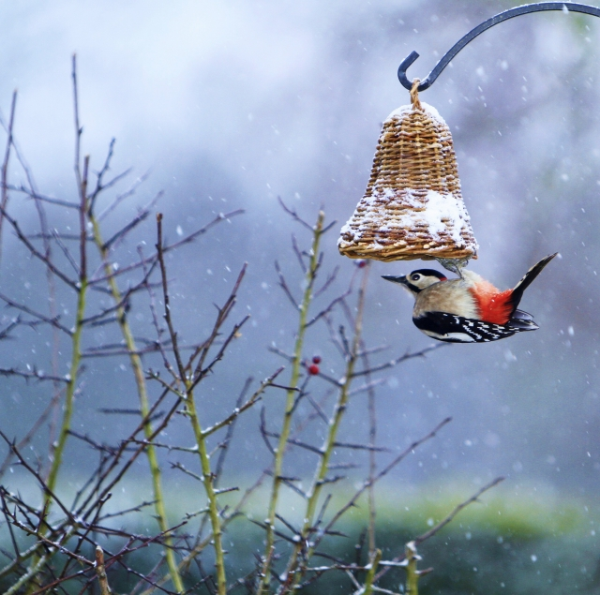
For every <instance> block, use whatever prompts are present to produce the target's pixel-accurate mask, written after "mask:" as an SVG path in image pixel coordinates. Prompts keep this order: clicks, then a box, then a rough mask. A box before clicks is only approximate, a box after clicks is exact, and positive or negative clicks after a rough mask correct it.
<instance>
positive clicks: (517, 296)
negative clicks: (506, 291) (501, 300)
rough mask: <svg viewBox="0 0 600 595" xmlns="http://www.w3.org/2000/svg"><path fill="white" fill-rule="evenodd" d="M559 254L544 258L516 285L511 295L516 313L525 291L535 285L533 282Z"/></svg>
mask: <svg viewBox="0 0 600 595" xmlns="http://www.w3.org/2000/svg"><path fill="white" fill-rule="evenodd" d="M557 254H558V252H555V253H554V254H550V256H546V258H542V260H540V261H539V262H538V263H537V264H534V265H533V266H532V267H531V268H530V269H529V270H528V271H527V272H526V273H525V275H524V276H523V278H522V279H521V280H520V281H519V282H518V283H517V284H516V285H515V288H514V289H513V290H512V293H511V299H510V301H511V305H512V307H513V308H514V309H515V311H514V312H513V316H514V313H515V312H516V311H517V306H518V305H519V302H520V301H521V298H522V297H523V293H524V292H525V290H526V289H527V288H528V287H529V286H530V285H531V284H532V283H533V280H534V279H535V278H536V277H537V276H538V275H539V274H540V273H541V272H542V271H543V270H544V267H545V266H546V265H547V264H548V263H549V262H550V261H551V260H552V259H553V258H554V257H555V256H556V255H557Z"/></svg>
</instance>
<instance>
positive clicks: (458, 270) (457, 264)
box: [436, 257, 469, 277]
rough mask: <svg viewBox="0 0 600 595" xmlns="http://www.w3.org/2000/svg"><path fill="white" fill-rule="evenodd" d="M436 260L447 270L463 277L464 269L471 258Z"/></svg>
mask: <svg viewBox="0 0 600 595" xmlns="http://www.w3.org/2000/svg"><path fill="white" fill-rule="evenodd" d="M436 260H437V261H438V262H439V263H440V264H441V265H442V266H443V267H444V268H445V269H447V270H449V271H451V272H452V273H454V274H455V275H458V276H459V277H462V269H463V268H464V267H466V266H467V264H469V258H468V257H466V258H436Z"/></svg>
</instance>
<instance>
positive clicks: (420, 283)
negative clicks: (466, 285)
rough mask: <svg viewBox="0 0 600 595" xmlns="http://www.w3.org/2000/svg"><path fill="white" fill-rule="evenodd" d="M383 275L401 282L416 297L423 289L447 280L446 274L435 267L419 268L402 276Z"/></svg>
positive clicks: (395, 281) (390, 279)
mask: <svg viewBox="0 0 600 595" xmlns="http://www.w3.org/2000/svg"><path fill="white" fill-rule="evenodd" d="M382 277H383V278H384V279H387V280H388V281H392V282H394V283H400V284H401V285H402V287H404V289H406V291H408V292H409V293H410V294H411V295H412V296H413V297H414V298H415V299H416V297H417V294H418V293H419V292H421V291H423V289H427V288H428V287H430V286H431V285H433V284H434V283H439V282H440V281H446V280H447V277H446V276H445V275H442V273H440V272H438V271H435V270H433V269H419V270H418V271H413V272H412V273H410V275H403V276H402V277H393V276H390V275H382Z"/></svg>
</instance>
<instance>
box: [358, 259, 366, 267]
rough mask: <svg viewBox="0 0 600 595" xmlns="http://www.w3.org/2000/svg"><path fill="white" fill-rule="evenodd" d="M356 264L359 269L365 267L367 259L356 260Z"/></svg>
mask: <svg viewBox="0 0 600 595" xmlns="http://www.w3.org/2000/svg"><path fill="white" fill-rule="evenodd" d="M356 266H357V267H358V268H359V269H364V268H365V267H366V266H367V261H366V260H357V261H356Z"/></svg>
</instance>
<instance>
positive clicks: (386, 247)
mask: <svg viewBox="0 0 600 595" xmlns="http://www.w3.org/2000/svg"><path fill="white" fill-rule="evenodd" d="M418 84H419V81H418V80H416V81H415V84H414V85H413V87H412V90H411V92H410V95H411V102H412V105H405V106H402V107H400V108H398V109H397V110H395V111H394V112H392V113H391V114H390V116H389V117H388V118H387V120H386V121H385V122H384V124H383V131H382V132H381V136H380V137H379V143H378V145H377V150H376V152H375V158H374V160H373V169H372V171H371V178H370V180H369V183H368V185H367V189H366V191H365V195H364V196H363V197H362V199H361V200H360V202H359V203H358V205H357V207H356V210H355V211H354V214H353V215H352V217H351V218H350V219H349V221H348V222H347V223H346V225H344V227H342V230H341V234H340V238H339V240H338V248H339V251H340V253H341V254H343V255H344V256H348V257H349V258H370V259H373V260H382V261H393V260H414V259H417V258H421V259H423V260H431V259H434V258H435V259H439V260H440V262H441V263H442V264H444V262H445V261H446V260H447V261H448V262H446V264H450V266H452V265H454V264H457V265H458V266H462V265H464V264H466V262H467V261H468V259H469V258H477V248H478V246H477V242H476V240H475V238H474V236H473V230H472V229H471V224H470V218H469V214H468V213H467V209H466V207H465V204H464V202H463V199H462V196H461V193H460V180H459V178H458V169H457V166H456V156H455V154H454V147H453V144H452V135H451V134H450V129H449V128H448V125H447V124H446V123H445V122H444V120H443V119H442V118H441V116H440V115H439V113H438V112H437V110H436V109H435V108H433V107H431V106H430V105H427V104H426V103H421V102H420V101H419V97H418V93H417V87H418ZM446 264H444V266H446ZM453 268H454V267H453Z"/></svg>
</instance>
